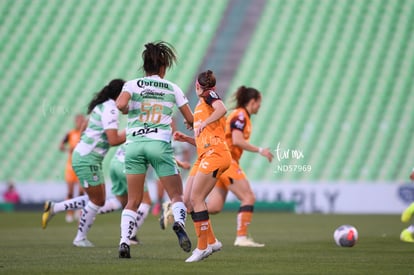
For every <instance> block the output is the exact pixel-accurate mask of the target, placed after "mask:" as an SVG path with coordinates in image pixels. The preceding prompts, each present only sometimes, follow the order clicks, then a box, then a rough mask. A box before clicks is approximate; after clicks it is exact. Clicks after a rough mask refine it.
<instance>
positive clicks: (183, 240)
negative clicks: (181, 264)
mask: <svg viewBox="0 0 414 275" xmlns="http://www.w3.org/2000/svg"><path fill="white" fill-rule="evenodd" d="M173 230H174V232H175V234H177V237H178V243H179V244H180V247H181V248H182V249H183V250H184V251H185V252H190V251H191V241H190V238H188V235H187V232H185V229H184V226H183V225H182V224H181V223H180V222H175V223H174V225H173Z"/></svg>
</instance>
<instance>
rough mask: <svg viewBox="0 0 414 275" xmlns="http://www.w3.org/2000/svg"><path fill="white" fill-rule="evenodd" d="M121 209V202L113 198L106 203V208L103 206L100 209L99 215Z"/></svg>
mask: <svg viewBox="0 0 414 275" xmlns="http://www.w3.org/2000/svg"><path fill="white" fill-rule="evenodd" d="M121 208H122V204H121V203H120V202H119V200H118V199H117V198H115V197H112V198H109V199H107V200H106V201H105V204H104V206H102V207H101V208H100V209H99V211H98V214H105V213H109V212H113V211H116V210H119V209H121Z"/></svg>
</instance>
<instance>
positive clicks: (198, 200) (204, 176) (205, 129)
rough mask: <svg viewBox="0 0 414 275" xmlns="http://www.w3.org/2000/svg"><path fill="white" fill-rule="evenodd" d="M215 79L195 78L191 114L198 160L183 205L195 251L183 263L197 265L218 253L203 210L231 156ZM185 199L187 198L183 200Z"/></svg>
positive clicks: (204, 74) (209, 74)
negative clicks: (194, 237) (195, 100)
mask: <svg viewBox="0 0 414 275" xmlns="http://www.w3.org/2000/svg"><path fill="white" fill-rule="evenodd" d="M215 86H216V78H215V76H214V74H213V72H212V71H210V70H208V71H205V72H202V73H200V74H199V75H198V78H197V81H196V93H197V95H198V97H199V98H200V100H199V102H198V104H197V106H196V108H195V110H194V137H195V140H194V141H193V142H192V143H193V144H194V143H195V145H196V147H197V154H198V159H197V160H196V162H195V164H194V166H193V168H192V170H191V172H190V177H189V181H187V184H186V186H185V188H186V189H185V192H184V196H185V199H184V201H186V202H187V204H188V206H187V207H188V210H189V211H190V212H191V218H192V220H193V223H194V228H195V231H196V234H197V248H196V249H194V250H193V253H192V255H191V256H190V257H189V258H188V259H187V260H186V262H198V261H201V260H203V259H204V258H206V257H208V256H209V255H210V254H212V253H213V252H215V251H218V250H220V249H221V246H222V245H221V243H220V242H219V241H218V240H217V239H216V238H215V236H214V232H213V230H212V227H211V223H210V219H209V214H208V211H207V206H206V202H205V200H206V198H207V196H208V194H209V193H210V191H211V190H212V189H213V187H214V185H215V184H216V181H217V179H218V178H219V177H220V175H221V174H222V173H223V172H224V171H225V170H227V168H228V167H229V166H230V163H231V154H230V151H229V149H228V147H227V145H226V143H225V136H224V124H225V118H224V115H225V114H226V112H227V109H226V106H225V105H224V103H223V101H222V100H221V99H220V97H219V96H218V95H217V93H216V92H215V91H214V89H215ZM186 197H187V198H186Z"/></svg>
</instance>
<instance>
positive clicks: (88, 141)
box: [75, 99, 119, 157]
mask: <svg viewBox="0 0 414 275" xmlns="http://www.w3.org/2000/svg"><path fill="white" fill-rule="evenodd" d="M118 119H119V110H118V109H117V107H116V104H115V101H114V100H112V99H109V100H107V101H105V102H104V103H102V104H99V105H97V106H95V108H94V109H93V110H92V112H91V114H90V115H89V121H88V127H87V128H86V129H85V131H83V133H82V136H81V140H80V141H79V143H78V145H77V146H76V147H75V151H76V152H78V153H79V154H80V155H81V156H85V155H87V154H89V153H91V152H94V153H97V154H99V155H101V156H102V157H104V156H105V155H106V153H107V152H108V149H109V147H110V145H109V143H108V137H107V136H106V133H105V130H108V129H118V122H119V121H118Z"/></svg>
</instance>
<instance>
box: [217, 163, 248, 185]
mask: <svg viewBox="0 0 414 275" xmlns="http://www.w3.org/2000/svg"><path fill="white" fill-rule="evenodd" d="M242 179H246V174H245V173H244V171H243V170H242V169H241V168H240V165H239V164H238V163H237V161H235V160H232V161H231V165H230V167H229V169H227V170H226V171H225V172H224V173H223V174H222V175H221V176H220V178H219V179H218V181H217V183H216V187H219V188H222V189H226V190H227V189H228V186H229V185H230V184H232V183H233V181H232V180H242Z"/></svg>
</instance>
